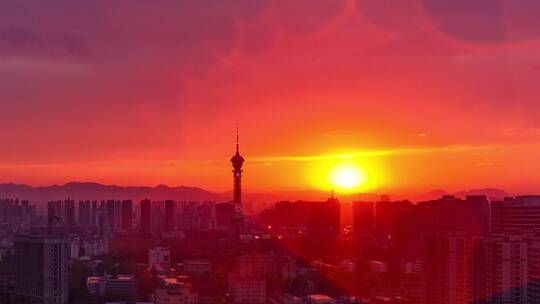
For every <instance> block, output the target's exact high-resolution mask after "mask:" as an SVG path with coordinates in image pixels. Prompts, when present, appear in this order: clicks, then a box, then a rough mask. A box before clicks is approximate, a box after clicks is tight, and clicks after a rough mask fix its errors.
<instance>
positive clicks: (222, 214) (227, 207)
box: [216, 203, 234, 230]
mask: <svg viewBox="0 0 540 304" xmlns="http://www.w3.org/2000/svg"><path fill="white" fill-rule="evenodd" d="M233 216H234V204H231V203H221V204H217V205H216V225H217V227H218V228H219V229H222V230H227V229H229V228H230V226H231V218H233Z"/></svg>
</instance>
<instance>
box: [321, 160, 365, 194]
mask: <svg viewBox="0 0 540 304" xmlns="http://www.w3.org/2000/svg"><path fill="white" fill-rule="evenodd" d="M329 180H330V183H331V184H332V186H333V187H335V188H337V189H338V190H342V191H352V190H355V189H357V188H359V187H361V186H363V185H365V184H366V183H367V176H366V172H365V171H364V170H363V169H362V168H361V167H359V166H357V165H355V164H353V163H341V164H338V165H335V166H334V167H332V168H331V169H330V172H329Z"/></svg>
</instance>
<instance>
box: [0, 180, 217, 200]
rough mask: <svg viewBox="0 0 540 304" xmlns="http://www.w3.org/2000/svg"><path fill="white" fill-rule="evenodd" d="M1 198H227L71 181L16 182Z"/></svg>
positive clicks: (2, 188) (0, 190) (181, 189)
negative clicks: (32, 184)
mask: <svg viewBox="0 0 540 304" xmlns="http://www.w3.org/2000/svg"><path fill="white" fill-rule="evenodd" d="M0 198H19V199H26V200H30V201H36V202H40V201H50V200H63V199H66V198H71V199H74V200H106V199H118V200H121V199H133V200H141V199H145V198H148V199H150V200H166V199H172V200H194V201H207V200H210V201H225V200H226V197H224V196H222V195H219V194H216V193H212V192H209V191H206V190H204V189H201V188H197V187H188V186H178V187H169V186H166V185H158V186H156V187H148V186H116V185H103V184H99V183H94V182H70V183H67V184H64V185H53V186H44V187H32V186H28V185H17V184H13V183H7V184H0Z"/></svg>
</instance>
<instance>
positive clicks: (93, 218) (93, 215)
mask: <svg viewBox="0 0 540 304" xmlns="http://www.w3.org/2000/svg"><path fill="white" fill-rule="evenodd" d="M97 214H98V202H97V201H92V210H91V212H90V225H91V226H96V225H97Z"/></svg>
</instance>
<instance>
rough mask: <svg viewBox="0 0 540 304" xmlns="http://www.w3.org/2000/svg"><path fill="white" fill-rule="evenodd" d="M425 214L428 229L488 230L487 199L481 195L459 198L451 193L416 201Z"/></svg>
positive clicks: (483, 231)
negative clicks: (438, 197) (434, 198)
mask: <svg viewBox="0 0 540 304" xmlns="http://www.w3.org/2000/svg"><path fill="white" fill-rule="evenodd" d="M417 207H420V209H422V210H421V212H423V213H424V214H425V216H427V221H428V229H429V230H430V231H442V230H461V231H468V232H470V233H474V234H482V233H487V232H489V218H490V215H489V213H490V211H489V201H488V199H487V197H486V196H483V195H470V196H467V197H466V198H465V199H460V198H457V197H454V196H452V195H445V196H443V197H442V198H440V199H438V200H434V201H429V202H421V203H418V205H417Z"/></svg>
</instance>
